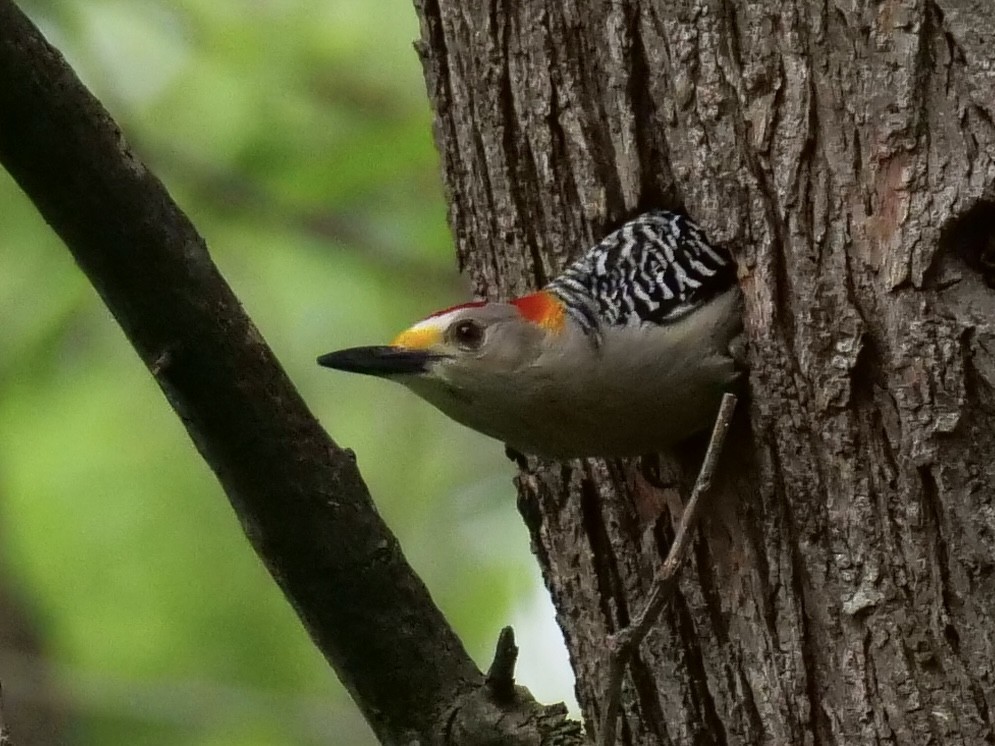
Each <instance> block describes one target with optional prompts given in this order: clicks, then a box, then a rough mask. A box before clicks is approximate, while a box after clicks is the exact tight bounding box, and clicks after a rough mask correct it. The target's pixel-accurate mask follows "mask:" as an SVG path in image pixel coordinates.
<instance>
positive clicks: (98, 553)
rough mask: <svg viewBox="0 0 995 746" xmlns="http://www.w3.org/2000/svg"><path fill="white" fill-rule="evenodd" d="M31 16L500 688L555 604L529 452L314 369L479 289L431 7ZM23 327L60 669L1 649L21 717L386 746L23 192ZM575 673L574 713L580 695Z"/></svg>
mask: <svg viewBox="0 0 995 746" xmlns="http://www.w3.org/2000/svg"><path fill="white" fill-rule="evenodd" d="M21 5H22V7H23V8H24V9H25V11H27V12H28V13H29V15H31V16H32V18H33V19H34V20H35V21H36V23H38V24H39V25H40V26H41V28H42V30H43V31H44V32H45V33H46V35H47V36H48V37H49V39H50V40H51V41H52V42H53V43H54V44H55V45H56V46H57V47H59V48H60V49H61V50H62V51H63V53H64V54H65V55H66V57H67V58H68V60H69V61H70V63H71V64H72V65H73V66H74V68H75V69H76V71H77V73H78V74H79V75H80V76H81V78H82V79H83V80H84V82H86V83H87V85H88V86H89V87H90V88H91V90H93V92H94V93H95V94H96V95H97V96H98V97H99V98H100V99H101V100H102V101H103V102H104V104H105V105H106V106H107V107H108V108H109V109H110V111H111V113H112V114H113V115H114V116H115V117H116V118H117V120H118V121H119V122H120V123H121V125H122V128H123V130H124V131H125V133H126V136H127V137H128V139H129V141H130V142H131V143H132V145H133V146H134V147H135V148H136V150H137V151H138V152H139V153H140V155H141V156H142V157H143V158H144V159H146V161H147V162H148V163H149V164H150V166H151V168H152V169H153V171H155V172H156V173H157V174H158V175H159V176H160V178H162V179H163V181H164V182H165V183H166V185H167V186H168V188H169V189H170V191H171V192H172V194H173V195H174V197H175V198H176V199H177V201H178V202H179V204H180V205H181V207H183V209H184V210H186V211H187V212H188V214H189V215H190V216H191V218H192V219H193V220H194V222H195V224H196V225H197V226H198V228H199V229H200V231H201V232H202V234H203V235H204V236H205V237H206V239H207V241H208V244H209V246H210V248H211V252H212V255H213V256H214V258H215V261H216V262H217V263H218V264H219V265H220V267H221V270H222V272H223V273H224V274H225V276H226V277H227V278H228V280H229V282H230V283H231V284H232V285H233V287H234V288H235V291H236V293H237V294H238V295H239V297H240V298H241V299H242V301H243V303H244V304H245V306H246V308H247V310H248V311H249V313H250V315H251V316H252V317H253V318H254V320H255V321H256V323H257V325H258V326H259V328H260V329H261V331H262V332H263V334H264V336H265V337H266V339H267V340H268V341H269V343H270V344H271V345H272V346H273V347H274V348H275V350H276V352H277V354H278V356H279V357H280V359H281V360H282V362H283V364H284V365H285V367H286V368H287V370H288V371H289V373H290V375H291V377H292V378H293V379H294V381H295V382H296V384H297V385H298V386H299V387H300V389H301V390H302V392H303V393H304V395H305V398H306V399H307V400H308V402H309V403H310V405H311V407H312V409H313V410H314V411H315V412H316V413H317V414H318V415H319V417H321V418H322V420H323V421H324V422H325V423H326V426H327V427H328V429H329V430H330V432H331V434H332V436H333V437H334V438H336V440H337V441H338V442H339V443H341V444H343V445H348V446H350V447H352V448H353V449H354V450H355V451H356V453H357V455H358V458H359V464H360V467H361V469H362V471H363V474H364V476H365V477H366V479H367V482H368V483H369V485H370V488H371V490H372V492H373V494H374V497H375V499H376V500H377V504H378V506H379V508H380V509H381V512H382V513H383V514H384V515H385V517H386V518H387V520H388V521H389V523H390V524H391V526H392V527H393V528H394V530H395V531H396V532H397V533H398V535H399V536H400V539H401V541H402V544H403V546H404V549H405V551H406V554H407V556H408V558H409V560H410V561H411V562H412V563H413V564H414V566H415V567H416V569H417V570H418V571H419V573H420V574H421V575H422V577H423V578H424V579H425V581H426V582H427V584H428V586H429V587H430V588H431V589H432V591H433V594H434V595H435V597H436V599H437V601H438V603H439V604H440V605H441V607H442V608H443V610H444V611H445V612H446V613H447V615H448V616H449V618H450V620H451V621H452V622H453V624H454V625H455V626H456V628H457V630H458V631H459V632H460V634H461V635H462V636H463V638H464V640H465V641H466V642H467V644H468V646H469V647H470V649H471V650H472V651H473V652H474V654H475V656H476V657H477V659H478V661H480V662H481V664H482V665H485V664H486V659H487V657H488V655H489V653H490V649H491V645H492V643H493V640H494V639H495V638H496V634H497V631H498V629H499V628H500V627H501V626H502V625H503V624H505V623H506V622H507V621H509V620H510V619H511V617H512V615H513V613H515V612H514V609H515V608H516V607H517V608H520V607H521V605H522V604H523V603H524V604H525V605H526V606H528V602H526V601H522V599H528V598H530V597H534V594H535V583H536V580H535V577H534V574H535V570H534V568H533V561H532V559H531V557H530V556H529V554H528V539H527V536H526V533H525V531H524V529H523V528H522V527H521V522H520V519H519V518H518V516H517V514H516V513H515V510H514V490H513V486H512V484H511V476H512V468H511V466H510V465H509V464H508V463H506V462H505V460H504V458H503V456H502V449H501V446H500V445H499V444H497V443H494V442H491V441H488V440H486V439H484V438H482V437H480V436H477V435H476V434H474V433H470V432H468V431H466V430H463V429H460V428H458V427H457V426H456V425H454V424H452V423H450V422H448V421H447V420H445V419H444V418H443V417H442V416H441V415H439V414H437V413H436V412H435V411H434V410H431V409H430V408H429V407H428V406H427V405H425V404H423V403H421V402H419V401H418V400H416V399H415V398H414V397H413V396H411V395H409V394H407V392H404V391H403V390H402V389H400V388H399V387H393V386H391V385H389V384H386V383H384V382H380V381H376V380H366V379H363V378H358V377H352V376H347V375H345V374H338V373H334V372H331V371H327V370H323V369H320V368H318V367H317V366H316V365H315V364H314V358H315V356H316V355H317V354H319V353H322V352H327V351H329V350H332V349H336V348H339V347H344V346H349V345H353V344H362V343H376V342H379V341H385V340H387V339H389V338H390V337H391V336H392V335H393V334H394V333H395V332H396V331H398V330H399V329H401V328H403V327H405V326H407V325H408V324H409V323H410V322H411V321H412V320H414V319H416V318H419V317H421V316H423V315H424V314H426V313H427V312H429V311H431V310H432V309H433V308H436V307H441V306H445V305H449V304H451V303H453V302H458V301H459V300H461V299H463V298H465V297H466V295H467V291H466V289H465V287H464V286H463V284H462V283H461V282H460V280H459V278H458V276H457V274H456V271H455V267H454V259H453V253H452V248H451V240H450V236H449V233H448V230H447V228H446V224H445V204H444V201H443V199H442V195H441V188H440V180H439V175H438V159H437V155H436V153H435V150H434V147H433V145H432V142H431V117H430V112H429V109H428V104H427V99H426V94H425V91H424V84H423V81H422V78H421V70H420V66H419V63H418V60H417V57H416V55H415V53H414V51H413V49H412V46H411V42H412V40H413V39H415V38H416V37H417V35H418V29H417V19H416V17H415V13H414V10H413V9H412V7H411V6H410V3H409V1H408V0H377V1H376V2H369V1H368V0H320V1H318V0H256V1H255V2H248V1H247V0H47V1H44V2H43V1H41V0H35V1H34V2H26V1H25V2H22V3H21ZM108 219H109V220H112V219H113V216H108ZM0 330H2V331H0V563H2V564H0V576H2V582H4V583H5V584H6V585H7V586H9V587H12V588H13V591H14V593H15V595H16V597H17V598H18V599H19V602H20V603H21V605H23V606H24V608H26V609H27V620H28V622H29V624H30V625H31V627H32V629H33V631H34V633H35V634H36V635H37V636H38V637H39V639H40V641H41V648H42V650H41V652H40V653H39V654H37V655H36V656H26V655H24V654H22V653H18V652H17V651H10V650H8V651H0V681H3V683H4V685H5V687H6V691H7V693H8V701H9V702H13V701H29V700H31V699H32V698H34V699H36V700H51V701H54V702H55V703H56V706H57V708H58V710H59V712H60V714H61V715H64V718H65V719H64V722H62V725H61V726H60V728H61V730H60V731H59V736H60V742H64V743H70V744H124V743H127V744H177V743H183V744H203V745H205V746H206V745H208V744H210V745H211V746H221V745H223V744H224V745H227V744H239V745H241V746H245V745H248V746H252V745H255V744H319V743H321V744H328V743H337V744H353V743H355V744H366V743H371V742H372V736H371V735H370V734H369V731H368V729H367V727H366V725H365V724H364V723H363V722H362V720H361V718H360V717H359V716H358V714H357V713H356V711H355V708H354V707H353V706H352V704H351V702H350V701H349V700H348V698H347V697H346V696H345V695H344V693H343V692H342V691H341V689H340V687H339V685H338V683H337V681H336V680H335V678H334V675H333V674H332V672H331V671H330V670H329V668H328V667H327V665H326V664H325V662H324V660H323V659H322V658H321V656H320V654H318V652H317V651H316V650H315V649H314V648H313V646H312V645H311V644H310V641H309V640H308V639H307V637H306V635H305V633H304V632H303V630H302V629H301V627H300V625H299V623H298V622H297V620H296V618H295V616H294V615H293V613H292V611H291V609H290V607H289V606H288V605H287V603H286V602H285V601H284V600H283V598H282V596H281V595H280V594H279V592H278V590H277V589H276V587H275V585H274V584H273V583H272V582H271V581H270V580H269V577H268V576H267V574H266V572H265V570H264V569H263V567H262V566H261V564H260V563H259V562H258V560H257V559H256V558H255V556H254V555H253V554H252V552H251V550H250V548H249V545H248V543H247V542H246V541H245V539H244V537H243V536H242V534H241V532H240V529H239V526H238V523H237V521H236V519H235V518H234V515H233V513H232V512H231V510H230V508H229V507H228V504H227V502H226V501H225V499H224V497H223V495H222V494H221V491H220V489H219V487H218V485H217V483H216V482H215V481H214V478H213V476H212V475H211V473H210V471H209V470H208V468H207V467H206V466H205V465H204V463H203V462H202V461H201V460H200V458H199V456H198V455H197V453H196V452H195V450H194V449H193V447H192V445H191V444H190V442H189V441H188V439H187V437H186V434H185V432H184V431H183V429H182V426H181V424H180V422H179V421H178V419H177V418H176V416H175V415H174V414H173V413H172V411H171V410H170V409H169V407H168V406H167V405H166V402H165V400H164V399H163V398H162V396H161V394H160V392H159V390H158V389H157V387H156V386H155V385H154V383H153V381H152V380H151V378H150V377H149V376H148V374H147V372H146V371H145V369H144V367H143V366H142V365H141V363H140V361H139V360H138V359H137V357H136V356H135V354H134V353H133V352H132V350H131V348H130V347H129V346H128V344H127V341H126V340H125V338H124V336H123V334H122V333H121V332H120V330H119V329H118V328H117V326H116V324H115V323H114V321H113V319H112V318H111V317H110V315H109V313H108V312H107V311H106V309H105V308H104V307H103V305H102V303H101V302H100V300H99V298H98V297H97V296H96V293H95V292H94V291H93V290H92V288H91V287H90V286H89V284H88V283H87V281H86V279H85V278H84V276H83V275H82V273H81V272H80V271H79V270H78V269H77V268H76V267H75V266H74V264H73V262H72V260H71V258H70V256H69V254H68V252H67V251H66V250H65V248H64V247H63V246H62V244H61V243H60V241H59V240H58V238H57V237H56V236H55V235H54V234H53V233H52V232H51V231H50V230H49V229H48V228H47V227H46V226H45V225H44V223H43V221H42V220H41V218H40V217H39V216H38V215H37V213H36V212H35V210H34V208H33V206H32V205H31V204H30V203H29V202H28V201H27V199H26V198H24V196H23V195H22V194H21V193H20V192H19V190H18V188H17V187H16V185H15V184H14V183H13V182H12V181H11V180H10V178H9V177H8V176H7V175H6V173H4V172H0ZM516 605H517V606H516ZM547 629H548V626H547ZM553 637H554V638H555V635H554V636H553ZM556 644H557V642H556V640H555V639H552V641H550V638H549V637H548V634H547V635H546V636H544V637H542V638H537V639H535V640H534V641H533V645H532V650H531V651H530V650H529V640H528V639H526V640H524V646H525V653H526V655H530V656H531V657H532V659H533V660H536V661H538V667H539V668H548V667H550V666H553V664H550V663H549V659H548V658H547V657H545V656H546V653H547V652H548V650H551V649H552V648H553V647H555V646H556ZM557 665H559V666H560V668H559V669H557V670H559V671H560V672H561V673H559V674H558V677H559V678H558V679H556V677H554V682H553V683H548V682H547V683H546V687H547V690H546V693H547V697H556V698H562V697H564V696H568V691H567V690H566V686H565V684H564V678H565V676H564V674H563V673H562V662H558V663H557ZM553 667H554V668H555V666H553ZM35 668H41V669H44V671H45V672H46V673H45V678H44V681H43V682H41V683H36V684H35V685H33V686H34V688H32V685H29V683H28V682H29V681H30V680H32V678H33V675H34V673H35V671H34V669H35ZM557 682H558V683H557ZM525 683H526V684H529V683H533V684H535V683H536V682H529V681H528V680H526V681H525ZM540 683H541V682H540ZM557 687H558V688H557ZM537 693H538V694H540V695H542V694H543V691H542V686H540V688H539V690H538V691H537ZM9 719H13V718H11V717H10V716H9ZM15 736H16V733H15Z"/></svg>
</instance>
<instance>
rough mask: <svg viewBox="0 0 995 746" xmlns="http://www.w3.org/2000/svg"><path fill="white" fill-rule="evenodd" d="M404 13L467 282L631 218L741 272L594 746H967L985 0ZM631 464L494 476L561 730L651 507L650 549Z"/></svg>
mask: <svg viewBox="0 0 995 746" xmlns="http://www.w3.org/2000/svg"><path fill="white" fill-rule="evenodd" d="M416 5H417V8H418V12H419V14H420V17H421V21H422V39H421V41H420V42H419V44H418V49H419V53H420V55H421V57H422V60H423V63H424V68H425V77H426V81H427V85H428V90H429V94H430V97H431V101H432V104H433V106H434V110H435V113H436V127H435V129H436V138H437V141H438V145H439V148H440V151H441V153H442V157H443V168H444V174H445V182H446V186H447V189H448V197H449V202H450V206H451V207H450V220H451V224H452V227H453V231H454V234H455V237H456V240H457V249H458V253H459V257H460V261H461V263H462V265H463V266H464V267H465V268H466V269H467V271H468V272H469V274H470V275H471V277H472V278H473V279H474V282H475V286H476V288H477V290H478V292H479V294H480V295H481V296H486V297H495V296H506V295H509V294H516V293H521V292H523V291H525V290H526V289H528V288H532V287H536V286H539V285H541V284H543V283H544V282H545V281H546V279H548V278H549V277H551V276H552V275H554V274H555V273H556V272H557V271H558V270H559V269H560V268H561V267H563V266H564V264H565V263H566V261H567V260H568V259H569V258H570V257H572V256H573V255H575V254H576V253H577V252H578V251H580V250H582V249H583V248H584V247H585V246H587V245H589V244H590V243H591V242H592V241H593V240H594V239H596V238H598V237H599V236H600V235H601V234H603V233H604V232H606V231H607V230H608V229H609V228H610V227H613V226H614V225H615V224H618V223H619V222H621V220H622V219H623V218H625V217H627V216H628V215H631V214H632V213H635V212H637V211H638V210H639V209H642V208H645V207H647V206H651V205H662V206H667V207H676V208H681V209H685V210H687V211H688V212H689V213H690V214H691V215H693V216H694V217H695V218H696V219H697V220H698V221H699V222H701V223H702V225H703V226H704V227H705V228H706V230H707V231H708V233H709V234H710V235H711V237H712V238H713V239H714V240H717V241H719V242H722V243H727V244H729V245H730V246H732V248H733V249H734V252H735V253H736V255H737V257H738V259H739V261H740V265H741V278H742V285H743V288H744V292H745V294H746V297H747V313H746V326H747V330H748V335H749V338H750V341H751V366H752V373H751V375H750V380H749V391H750V394H751V397H752V398H751V403H750V405H749V406H748V407H744V408H743V409H747V410H748V413H747V414H748V416H747V417H746V418H744V419H743V420H742V421H741V422H740V423H739V426H740V429H739V432H738V433H734V436H733V442H732V449H733V450H732V452H727V453H726V456H725V458H724V459H723V464H724V465H723V466H721V467H720V472H721V473H722V475H724V482H723V483H721V484H719V485H717V494H716V495H714V496H713V498H712V499H713V500H714V503H713V505H712V509H711V512H710V515H708V516H706V520H705V522H704V524H703V526H702V530H701V536H700V539H699V541H698V544H697V547H696V550H695V554H694V556H693V558H692V562H691V566H690V567H689V568H688V569H687V570H686V571H685V574H684V576H683V578H682V581H681V583H680V593H679V594H678V596H677V598H676V599H675V600H674V601H673V602H672V603H671V605H670V607H669V608H668V609H667V611H665V613H664V616H663V618H662V619H661V620H660V623H659V625H658V627H657V629H656V630H654V632H652V633H651V634H650V636H649V637H648V638H647V640H646V642H645V643H644V644H643V646H642V649H641V653H640V655H639V656H638V659H637V660H636V661H635V663H634V665H633V667H632V669H631V672H630V675H629V677H628V679H627V683H626V687H625V690H624V704H623V718H624V722H623V724H622V731H621V740H622V741H623V742H624V743H735V744H761V743H765V744H789V743H790V744H796V743H797V744H803V743H809V744H851V743H878V742H880V743H902V744H917V743H963V744H978V743H991V742H993V740H995V735H993V730H992V717H993V706H995V664H993V661H995V614H992V611H991V610H992V609H995V576H993V569H995V559H993V558H995V501H993V494H995V467H993V464H992V461H993V458H992V457H993V455H995V391H993V389H995V292H993V291H992V290H991V289H989V287H988V286H987V285H986V283H985V282H984V281H983V280H985V279H987V280H988V282H989V283H991V280H992V276H991V271H992V267H993V264H995V249H993V248H991V246H995V241H992V242H991V246H989V241H990V240H991V239H990V236H992V235H993V232H995V207H993V204H995V203H993V202H992V201H991V200H993V199H995V164H993V157H995V125H993V121H995V45H993V44H992V43H991V42H992V39H995V6H993V5H992V4H991V3H988V2H980V1H978V0H932V1H929V0H889V1H887V2H879V3H869V2H862V1H861V0H850V1H849V2H834V3H823V2H811V1H807V0H786V1H785V2H780V3H766V2H761V1H759V0H758V1H756V2H743V1H737V0H724V1H723V0H715V1H710V0H685V1H684V2H663V1H662V0H656V1H655V2H652V1H649V0H647V1H644V2H637V1H636V0H611V2H605V1H603V0H566V2H557V3H543V2H527V3H512V2H497V1H496V0H495V1H494V2H489V3H462V2H456V1H455V0H416ZM965 259H966V261H965ZM977 270H981V271H980V272H979V271H977ZM984 272H987V273H988V277H987V278H985V277H984ZM686 450H687V451H688V452H687V453H684V454H682V455H679V456H678V457H677V458H676V459H673V460H672V461H671V463H670V466H671V467H672V468H673V469H675V470H676V473H678V474H680V473H683V474H689V473H690V474H691V475H693V468H694V465H695V464H694V458H695V456H696V454H697V450H696V449H695V448H689V449H686ZM629 473H630V467H629V466H627V465H625V464H620V463H614V462H611V463H603V462H599V461H589V462H581V463H572V464H566V465H562V464H553V463H544V462H536V461H530V463H529V468H528V469H527V470H525V471H523V473H522V474H521V476H520V478H519V480H518V487H519V502H520V506H521V509H522V512H523V515H524V516H525V519H526V521H527V523H528V525H529V528H530V530H531V534H532V541H533V546H534V549H535V551H536V553H537V555H538V557H539V560H540V562H541V564H542V567H543V570H544V573H545V578H546V582H547V584H548V586H549V588H550V590H551V592H552V595H553V599H554V602H555V604H556V607H557V610H558V615H559V621H560V624H561V626H562V627H563V629H564V632H565V635H566V639H567V644H568V647H569V650H570V653H571V657H572V661H573V664H574V667H575V670H576V674H577V694H578V697H579V700H580V703H581V706H582V708H583V712H584V716H585V719H586V721H587V723H588V725H591V724H592V723H594V722H597V719H598V716H599V715H600V708H601V706H602V703H601V702H600V701H599V694H600V691H601V687H602V685H603V678H604V675H605V672H606V670H607V669H606V666H605V665H604V640H605V637H606V635H608V634H609V633H611V632H613V631H615V630H617V629H619V628H620V627H621V626H624V625H625V624H626V623H627V621H628V619H629V617H630V615H631V614H633V613H635V611H637V610H638V608H639V607H640V605H641V603H642V601H643V599H644V596H645V593H646V591H647V590H648V588H649V585H650V582H651V579H652V575H653V572H654V569H655V567H656V566H657V565H658V564H659V562H660V557H661V556H662V552H663V550H664V549H665V548H666V543H667V541H668V540H669V536H670V535H671V523H672V517H673V515H676V514H677V513H678V511H679V510H680V501H679V498H678V495H677V493H678V492H679V490H674V491H673V493H674V494H673V495H672V498H673V499H671V500H670V501H669V505H670V507H671V510H670V511H668V512H667V513H666V515H665V516H664V517H662V518H661V519H660V520H658V521H657V522H656V524H655V525H654V526H653V527H652V528H651V529H646V528H645V527H644V526H642V525H641V524H640V522H639V521H638V520H637V518H636V516H635V510H634V506H633V499H632V497H631V491H630V490H629V489H628V487H627V475H628V474H629ZM684 481H685V482H686V479H685V480H684ZM524 654H526V655H527V654H528V650H525V651H524Z"/></svg>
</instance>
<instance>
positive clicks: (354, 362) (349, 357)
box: [318, 347, 440, 377]
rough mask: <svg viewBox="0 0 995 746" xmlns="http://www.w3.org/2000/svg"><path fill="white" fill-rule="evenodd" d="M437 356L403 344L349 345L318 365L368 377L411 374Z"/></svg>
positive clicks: (425, 366) (321, 359)
mask: <svg viewBox="0 0 995 746" xmlns="http://www.w3.org/2000/svg"><path fill="white" fill-rule="evenodd" d="M439 357H440V356H439V355H437V354H435V353H433V352H426V351H425V350H409V349H407V348H404V347H351V348H349V349H348V350H339V351H338V352H329V353H328V354H327V355H322V356H321V357H319V358H318V365H323V366H325V367H326V368H335V369H336V370H344V371H347V372H349V373H365V374H366V375H368V376H387V377H390V376H412V375H417V374H419V373H425V372H426V371H427V370H428V364H429V363H430V362H432V361H433V360H438V359H439Z"/></svg>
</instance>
